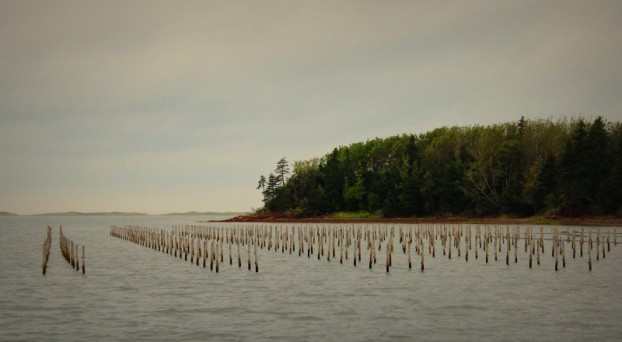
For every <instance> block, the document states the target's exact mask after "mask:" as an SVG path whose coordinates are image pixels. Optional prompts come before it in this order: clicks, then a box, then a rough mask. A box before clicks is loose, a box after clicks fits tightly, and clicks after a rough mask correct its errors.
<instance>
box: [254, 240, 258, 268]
mask: <svg viewBox="0 0 622 342" xmlns="http://www.w3.org/2000/svg"><path fill="white" fill-rule="evenodd" d="M254 245H255V272H259V257H258V256H257V243H255V244H254Z"/></svg>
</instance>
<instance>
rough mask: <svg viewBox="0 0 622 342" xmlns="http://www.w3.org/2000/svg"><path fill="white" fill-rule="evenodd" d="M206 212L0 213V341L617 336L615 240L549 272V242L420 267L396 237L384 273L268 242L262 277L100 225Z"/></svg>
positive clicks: (164, 222) (162, 223)
mask: <svg viewBox="0 0 622 342" xmlns="http://www.w3.org/2000/svg"><path fill="white" fill-rule="evenodd" d="M205 219H210V218H206V217H160V216H137V217H0V340H3V341H4V340H7V341H9V340H10V341H20V340H24V341H26V340H28V341H41V340H46V341H71V340H80V341H90V340H106V341H109V340H125V341H137V340H149V341H154V340H168V341H171V340H172V341H177V340H210V341H222V340H231V341H238V340H253V341H257V340H259V341H261V340H285V341H292V340H295V341H306V340H330V341H333V340H335V341H341V340H346V341H396V340H406V341H429V340H437V341H465V340H468V341H480V340H488V341H504V340H520V341H532V340H546V341H595V340H599V341H619V340H620V339H621V338H622V294H621V290H622V246H621V244H618V246H617V247H614V246H613V243H612V246H611V248H612V249H611V252H610V253H608V254H607V255H606V259H601V260H599V261H596V258H595V256H594V260H593V262H594V268H593V271H592V272H589V271H588V267H587V259H586V257H584V258H582V259H581V258H577V259H576V260H572V254H571V252H567V257H568V259H569V260H568V262H567V267H566V268H565V269H563V268H561V266H560V271H558V272H555V271H554V261H553V258H551V255H550V246H546V247H547V248H546V253H545V254H544V256H543V262H542V265H541V266H540V267H537V266H535V268H534V269H529V267H528V259H527V258H526V257H525V255H524V254H523V253H522V252H523V251H522V249H519V262H518V264H514V263H513V262H511V263H510V266H506V265H505V262H504V259H502V258H501V257H500V260H499V261H497V262H494V261H492V257H491V262H490V263H488V264H486V263H485V261H484V259H483V257H482V255H480V258H479V259H478V260H475V259H474V255H473V254H471V256H470V261H469V262H465V260H464V253H463V255H462V257H461V258H460V259H458V258H457V256H456V255H455V254H454V258H453V259H452V260H448V259H447V257H443V256H442V252H440V250H439V249H437V251H436V252H437V256H436V258H432V257H429V256H427V255H426V269H425V273H421V272H419V271H418V270H417V271H415V270H413V271H410V270H409V269H408V267H407V262H406V260H407V259H406V257H405V256H404V255H403V254H401V251H399V246H398V247H396V254H395V255H394V258H395V259H394V265H395V266H394V267H393V269H392V270H391V273H388V274H387V273H386V272H385V271H384V268H383V266H382V265H384V255H385V254H384V252H381V253H378V265H377V266H376V268H374V269H373V270H371V271H370V270H369V269H368V268H367V263H366V262H365V258H363V262H362V264H359V265H358V267H354V266H353V265H352V264H351V262H350V261H348V262H347V263H344V264H343V265H340V264H339V261H338V259H337V260H336V261H335V260H333V261H331V262H327V261H326V260H325V259H323V260H317V258H311V259H308V258H307V257H306V256H304V257H298V256H297V254H296V255H289V254H287V253H286V254H282V253H281V252H274V251H267V250H266V249H263V250H260V254H259V260H260V272H259V273H255V272H249V271H247V270H246V269H245V268H244V267H243V268H242V269H239V268H238V267H237V265H234V266H230V265H228V264H226V265H223V266H222V268H221V272H220V273H218V274H216V273H214V272H210V271H209V269H204V268H202V267H198V266H194V265H191V264H190V262H189V261H183V260H180V259H179V258H174V257H172V256H169V255H167V254H164V253H161V252H157V251H154V250H152V249H148V248H146V247H143V246H140V245H137V244H133V243H131V242H128V241H124V240H120V239H117V238H113V237H111V236H109V226H110V225H127V224H131V225H140V226H146V227H155V228H162V229H168V230H170V229H171V227H172V225H174V224H185V223H188V224H196V223H194V222H196V221H197V220H205ZM48 225H50V226H52V227H53V233H52V249H51V252H50V261H49V264H48V270H47V275H45V276H43V275H42V274H41V246H42V244H43V241H44V239H45V228H46V226H48ZM59 225H63V231H64V233H65V234H66V235H67V236H68V237H69V238H71V239H72V240H74V241H76V242H77V243H80V244H84V245H86V255H87V269H86V275H82V273H81V272H76V271H75V270H72V269H71V268H70V266H69V265H68V264H67V263H66V262H65V261H64V260H63V259H62V257H61V254H60V252H59V247H58V242H59V241H58V237H59V235H58V226H59ZM203 225H207V224H203ZM587 229H589V228H586V232H587ZM602 229H603V230H602V231H604V232H606V229H608V228H602ZM618 230H619V232H618V233H619V234H621V236H622V229H618ZM611 231H613V230H611ZM619 240H620V239H619ZM618 242H620V241H618ZM454 253H455V251H454ZM502 255H504V254H502ZM586 256H587V254H586ZM337 258H338V257H337ZM414 259H415V265H418V264H417V262H418V260H419V259H418V258H417V257H415V258H414ZM234 263H235V262H234ZM534 265H535V260H534ZM560 265H561V261H560ZM361 266H362V267H361Z"/></svg>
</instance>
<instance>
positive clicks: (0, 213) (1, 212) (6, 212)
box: [0, 211, 17, 216]
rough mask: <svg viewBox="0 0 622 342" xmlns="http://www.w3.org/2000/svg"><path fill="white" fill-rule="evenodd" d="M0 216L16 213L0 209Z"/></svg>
mask: <svg viewBox="0 0 622 342" xmlns="http://www.w3.org/2000/svg"><path fill="white" fill-rule="evenodd" d="M0 216H17V214H14V213H9V212H8V211H0Z"/></svg>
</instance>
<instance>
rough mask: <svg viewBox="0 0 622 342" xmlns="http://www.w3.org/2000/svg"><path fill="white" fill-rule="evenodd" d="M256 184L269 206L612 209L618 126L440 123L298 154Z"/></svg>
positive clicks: (619, 196) (618, 193) (486, 211)
mask: <svg viewBox="0 0 622 342" xmlns="http://www.w3.org/2000/svg"><path fill="white" fill-rule="evenodd" d="M288 174H289V165H288V163H287V160H286V159H285V158H283V159H281V160H280V161H279V162H278V163H277V167H276V169H275V171H274V172H273V173H272V174H270V176H269V177H268V178H267V179H266V178H265V177H263V176H262V178H260V181H259V185H258V187H257V188H258V189H261V190H262V193H263V195H264V203H265V209H266V210H268V211H288V210H289V211H290V212H296V213H297V214H301V215H319V214H327V213H335V212H354V213H360V212H368V213H374V215H376V214H379V215H381V216H385V217H391V216H402V217H412V216H430V215H443V216H446V215H467V216H474V217H477V216H485V215H509V216H526V215H531V214H533V213H561V214H565V215H586V214H596V213H604V214H616V213H617V212H619V211H620V210H622V207H621V203H622V125H621V124H620V123H607V122H605V121H604V120H603V119H602V118H600V117H599V118H597V119H595V120H594V121H593V122H591V123H589V122H586V121H585V120H584V119H582V118H579V119H577V120H571V121H568V120H566V119H564V120H560V121H557V122H554V121H552V120H550V119H549V120H535V121H532V120H526V119H525V118H524V117H523V118H521V119H520V120H519V121H518V122H515V123H503V124H496V125H490V126H470V127H442V128H438V129H435V130H433V131H430V132H427V133H424V134H420V135H412V134H405V135H398V136H392V137H388V138H375V139H371V140H368V141H366V142H359V143H354V144H351V145H349V146H340V147H337V148H335V149H333V151H332V152H330V153H328V154H326V155H325V156H324V157H322V158H314V159H311V160H307V161H297V162H295V163H294V165H293V171H292V174H291V177H290V178H288V179H286V178H285V177H286V176H287V175H288Z"/></svg>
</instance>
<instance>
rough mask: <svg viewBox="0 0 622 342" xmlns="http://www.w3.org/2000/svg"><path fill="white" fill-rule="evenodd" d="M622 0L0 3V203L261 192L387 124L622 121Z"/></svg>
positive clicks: (239, 197)
mask: <svg viewBox="0 0 622 342" xmlns="http://www.w3.org/2000/svg"><path fill="white" fill-rule="evenodd" d="M620 33H622V3H620V2H619V1H591V2H585V1H547V2H544V3H543V2H541V1H521V2H501V3H499V2H484V1H472V2H471V1H457V2H444V1H443V2H434V1H404V2H401V1H395V2H390V3H386V2H375V1H356V2H355V1H340V2H334V1H333V2H331V1H327V2H321V1H320V2H315V1H314V2H291V1H265V2H263V1H262V2H251V3H248V2H229V1H227V2H216V1H214V2H210V1H196V2H195V1H182V2H175V3H172V2H170V1H163V2H156V1H130V2H128V1H101V2H83V1H54V2H45V1H0V159H1V160H2V167H1V168H0V210H8V211H15V212H19V213H33V212H42V211H62V210H82V211H106V210H127V211H144V212H149V213H161V212H170V211H185V210H249V209H250V208H251V207H258V206H260V205H261V200H260V195H259V193H258V191H256V190H254V187H255V185H256V182H257V179H258V177H259V175H260V174H265V173H268V172H270V171H271V170H272V169H273V168H274V164H275V162H276V161H277V160H278V159H280V158H281V157H283V156H285V157H287V158H288V159H289V160H290V161H293V160H300V159H307V158H310V157H314V156H322V155H323V154H325V153H326V152H329V151H330V150H331V149H332V148H333V147H335V146H338V145H343V144H349V143H352V142H356V141H360V140H365V139H368V138H373V137H377V136H388V135H393V134H399V133H406V132H413V133H421V132H425V131H427V130H430V129H433V128H435V127H439V126H443V125H470V124H487V123H494V122H502V121H513V120H517V119H518V118H520V116H521V115H525V116H526V117H528V118H538V117H549V116H553V117H560V116H572V115H578V114H583V115H587V116H596V115H602V116H604V117H606V118H608V119H609V120H621V119H622V97H621V96H620V93H621V90H622V65H621V63H620V61H622V44H619V36H620Z"/></svg>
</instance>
